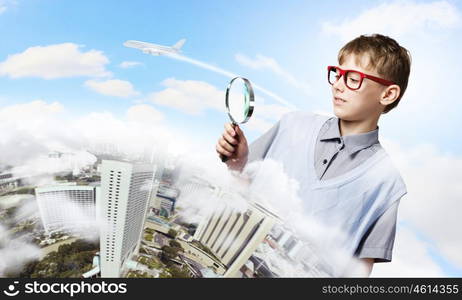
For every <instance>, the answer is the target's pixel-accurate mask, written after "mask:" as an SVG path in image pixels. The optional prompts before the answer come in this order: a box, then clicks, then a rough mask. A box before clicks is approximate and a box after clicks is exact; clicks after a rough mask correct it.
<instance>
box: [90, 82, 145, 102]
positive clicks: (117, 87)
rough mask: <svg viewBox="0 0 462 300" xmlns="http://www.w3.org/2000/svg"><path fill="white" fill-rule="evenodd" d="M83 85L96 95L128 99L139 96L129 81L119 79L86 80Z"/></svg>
mask: <svg viewBox="0 0 462 300" xmlns="http://www.w3.org/2000/svg"><path fill="white" fill-rule="evenodd" d="M84 85H85V86H86V87H88V88H90V89H92V90H94V91H95V92H97V93H100V94H103V95H107V96H114V97H121V98H129V97H133V96H138V95H139V94H140V93H139V92H137V91H136V90H135V89H134V88H133V85H132V84H131V83H130V82H129V81H125V80H119V79H109V80H105V81H99V80H87V81H85V83H84Z"/></svg>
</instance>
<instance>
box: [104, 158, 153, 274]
mask: <svg viewBox="0 0 462 300" xmlns="http://www.w3.org/2000/svg"><path fill="white" fill-rule="evenodd" d="M154 174H155V167H154V165H152V164H132V163H129V162H121V161H113V160H103V161H102V163H101V203H100V211H99V213H100V217H101V220H103V222H102V223H103V224H102V226H101V234H100V255H101V277H120V276H121V272H122V270H123V266H124V264H125V262H126V261H127V260H128V259H130V257H131V256H132V255H133V254H134V253H137V252H138V247H139V242H140V238H141V234H142V231H143V224H144V220H145V218H146V213H147V208H148V204H149V199H150V196H151V192H152V184H153V176H154Z"/></svg>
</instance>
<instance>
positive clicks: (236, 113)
mask: <svg viewBox="0 0 462 300" xmlns="http://www.w3.org/2000/svg"><path fill="white" fill-rule="evenodd" d="M254 103H255V96H254V93H253V88H252V85H251V84H250V81H249V80H248V79H246V78H244V77H234V78H233V79H231V81H230V82H229V84H228V87H227V88H226V97H225V106H226V111H227V112H228V116H229V119H230V120H231V123H232V126H233V128H236V125H237V124H244V123H245V122H247V121H248V120H249V119H250V117H251V116H252V113H253V108H254ZM220 158H221V161H222V162H225V161H227V160H228V157H227V156H224V155H220Z"/></svg>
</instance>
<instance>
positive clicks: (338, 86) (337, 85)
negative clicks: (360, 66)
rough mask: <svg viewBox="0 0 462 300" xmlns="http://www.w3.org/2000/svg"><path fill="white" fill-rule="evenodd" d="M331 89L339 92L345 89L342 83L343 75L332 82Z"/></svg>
mask: <svg viewBox="0 0 462 300" xmlns="http://www.w3.org/2000/svg"><path fill="white" fill-rule="evenodd" d="M332 87H333V88H334V89H336V90H340V91H342V92H343V90H344V89H345V83H344V82H343V75H342V76H340V78H339V79H338V80H337V81H336V82H334V84H333V85H332Z"/></svg>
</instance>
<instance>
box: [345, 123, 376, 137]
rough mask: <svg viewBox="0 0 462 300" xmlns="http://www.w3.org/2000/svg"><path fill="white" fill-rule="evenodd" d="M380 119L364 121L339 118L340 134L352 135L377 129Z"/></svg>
mask: <svg viewBox="0 0 462 300" xmlns="http://www.w3.org/2000/svg"><path fill="white" fill-rule="evenodd" d="M377 123H378V120H372V119H370V120H362V121H345V120H342V119H339V124H338V125H339V130H340V135H341V136H345V135H352V134H360V133H366V132H369V131H373V130H376V129H377Z"/></svg>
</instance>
